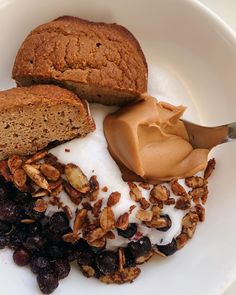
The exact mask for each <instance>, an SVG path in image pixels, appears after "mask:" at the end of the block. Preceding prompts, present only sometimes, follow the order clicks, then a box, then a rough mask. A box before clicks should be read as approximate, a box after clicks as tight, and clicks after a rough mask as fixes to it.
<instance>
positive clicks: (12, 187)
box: [5, 182, 19, 199]
mask: <svg viewBox="0 0 236 295" xmlns="http://www.w3.org/2000/svg"><path fill="white" fill-rule="evenodd" d="M5 186H6V188H7V190H8V194H9V198H10V199H14V198H15V196H16V194H17V192H19V190H18V189H17V188H16V187H15V185H14V184H13V183H12V182H6V183H5Z"/></svg>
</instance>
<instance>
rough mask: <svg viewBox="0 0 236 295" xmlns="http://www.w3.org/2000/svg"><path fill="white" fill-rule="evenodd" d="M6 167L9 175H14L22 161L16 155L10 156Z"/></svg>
mask: <svg viewBox="0 0 236 295" xmlns="http://www.w3.org/2000/svg"><path fill="white" fill-rule="evenodd" d="M7 164H8V167H9V169H10V171H11V174H14V172H15V171H16V169H18V168H20V167H21V165H22V159H21V158H20V157H19V156H18V155H12V156H11V157H10V158H9V159H8V161H7Z"/></svg>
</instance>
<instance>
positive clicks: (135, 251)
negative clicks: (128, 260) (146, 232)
mask: <svg viewBox="0 0 236 295" xmlns="http://www.w3.org/2000/svg"><path fill="white" fill-rule="evenodd" d="M128 248H129V250H130V253H131V254H132V255H133V257H135V258H137V257H140V256H144V255H147V254H148V253H149V252H150V251H151V249H152V245H151V242H150V240H149V238H148V237H143V238H142V239H140V240H138V241H137V242H133V241H132V242H130V243H129V244H128Z"/></svg>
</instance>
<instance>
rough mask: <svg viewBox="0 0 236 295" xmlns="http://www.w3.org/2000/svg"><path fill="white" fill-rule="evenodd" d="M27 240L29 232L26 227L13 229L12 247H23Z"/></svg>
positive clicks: (20, 226)
mask: <svg viewBox="0 0 236 295" xmlns="http://www.w3.org/2000/svg"><path fill="white" fill-rule="evenodd" d="M26 238H27V232H26V230H25V226H22V225H19V226H17V227H16V228H15V229H13V230H12V231H11V233H10V247H11V248H12V249H17V248H19V247H21V246H22V245H23V243H24V242H25V240H26Z"/></svg>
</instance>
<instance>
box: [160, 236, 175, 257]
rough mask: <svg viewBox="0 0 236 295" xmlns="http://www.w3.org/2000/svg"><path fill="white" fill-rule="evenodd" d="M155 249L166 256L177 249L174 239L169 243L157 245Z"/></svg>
mask: <svg viewBox="0 0 236 295" xmlns="http://www.w3.org/2000/svg"><path fill="white" fill-rule="evenodd" d="M157 249H158V250H159V251H160V252H161V253H163V254H165V255H166V256H170V255H173V254H174V253H175V252H176V251H177V244H176V240H175V239H173V240H172V241H171V243H169V244H167V245H157Z"/></svg>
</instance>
